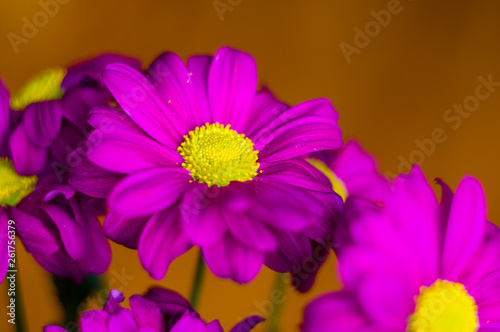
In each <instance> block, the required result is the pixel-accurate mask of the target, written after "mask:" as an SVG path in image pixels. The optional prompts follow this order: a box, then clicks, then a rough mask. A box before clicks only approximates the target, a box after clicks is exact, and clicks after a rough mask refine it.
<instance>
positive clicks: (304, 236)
mask: <svg viewBox="0 0 500 332" xmlns="http://www.w3.org/2000/svg"><path fill="white" fill-rule="evenodd" d="M103 76H104V82H105V84H106V85H107V86H108V87H109V89H110V91H111V93H112V94H113V96H114V97H115V98H116V100H117V102H118V104H119V105H120V107H121V108H122V109H123V112H122V111H120V110H118V109H116V108H101V109H94V110H93V111H92V116H91V119H90V120H89V122H90V123H91V124H92V125H93V126H94V127H95V128H96V131H95V132H94V133H93V134H92V135H90V137H89V141H90V142H99V143H98V144H92V148H91V149H89V151H88V153H87V154H86V155H87V156H88V160H87V161H86V162H82V163H81V164H80V167H79V168H77V169H75V171H74V172H73V173H72V174H71V178H70V182H71V184H72V185H74V186H75V187H76V188H77V189H78V190H81V191H82V192H85V193H87V194H89V195H95V196H97V197H104V198H107V197H109V199H110V207H111V212H110V213H109V215H108V216H107V218H106V220H105V222H104V228H105V233H106V235H107V236H108V237H109V238H110V239H112V240H114V241H116V242H118V243H121V244H123V245H125V246H128V247H131V248H138V253H139V257H140V259H141V262H142V264H143V266H144V267H145V268H146V270H148V272H149V273H150V274H151V276H153V277H154V278H156V279H161V278H163V276H164V275H165V273H166V272H167V269H168V266H169V264H170V263H171V262H172V261H173V260H174V259H175V258H176V257H178V256H179V255H181V254H183V253H184V252H186V251H187V250H188V249H189V248H191V247H192V246H193V245H196V246H199V247H200V248H201V251H202V253H203V257H204V259H205V261H206V263H207V265H208V267H209V268H210V269H211V270H212V272H213V273H214V274H215V275H217V276H218V277H221V278H230V279H232V280H235V281H237V282H240V283H246V282H249V281H251V280H252V279H253V278H255V276H256V275H257V274H258V272H259V271H260V269H261V267H262V265H263V263H265V264H268V266H270V267H272V268H275V269H276V270H278V271H279V272H282V271H281V270H286V271H283V272H288V271H289V270H290V267H291V262H287V263H286V266H282V265H278V264H274V262H275V261H278V260H281V259H282V258H281V257H282V256H284V255H286V254H285V253H284V252H283V248H284V246H285V245H286V244H287V243H288V242H289V241H290V240H291V239H292V238H293V239H294V241H297V244H298V245H300V250H301V255H303V256H306V257H309V256H311V255H312V254H313V247H312V246H311V240H314V241H317V242H324V241H325V238H326V237H327V236H329V234H330V233H331V228H332V220H333V219H335V216H337V215H338V213H339V211H340V209H341V205H342V202H341V199H340V197H339V196H338V195H336V194H335V193H334V192H333V190H332V188H331V184H330V182H329V181H328V179H327V178H326V176H324V175H323V174H322V173H321V172H320V171H318V170H317V169H315V168H314V167H313V166H312V165H310V164H309V163H307V162H306V161H304V160H303V159H301V156H303V155H305V154H307V153H310V152H312V151H320V150H324V149H335V148H338V147H340V146H341V144H342V141H341V133H340V129H339V128H338V126H337V113H336V112H335V110H334V109H333V107H332V105H331V103H330V102H329V101H328V100H326V99H316V100H312V101H308V102H305V103H302V104H299V105H297V106H294V107H288V106H287V105H285V104H283V103H282V102H280V101H278V100H276V99H275V98H274V96H273V95H272V94H271V93H270V92H269V91H268V90H265V89H264V90H262V91H257V69H256V64H255V61H254V59H253V58H252V57H251V56H250V55H249V54H247V53H244V52H240V51H236V50H232V49H230V48H221V49H219V50H218V51H217V52H216V54H215V55H214V56H213V57H210V56H194V57H191V58H189V60H188V62H187V66H186V65H185V64H184V63H183V62H182V60H181V59H180V58H179V57H178V56H177V55H175V54H173V53H165V54H163V55H161V56H160V57H159V58H158V59H156V60H155V61H154V63H153V64H152V65H151V66H150V68H149V69H148V70H147V72H146V75H145V76H144V75H142V74H141V73H139V72H137V71H136V70H134V69H133V68H130V67H128V66H125V65H120V64H114V65H110V66H108V67H107V69H106V71H105V72H104V74H103ZM99 123H108V124H112V127H113V130H102V128H101V126H100V125H99ZM74 155H75V156H82V155H85V151H76V152H75V153H74ZM103 170H104V171H107V172H110V171H111V172H114V173H115V174H116V177H115V178H114V179H112V180H113V181H114V183H113V181H109V180H108V181H106V182H105V183H102V180H103V178H108V179H110V178H109V177H102V176H100V175H99V174H101V173H102V172H103ZM93 174H98V175H97V176H96V177H93V176H92V175H93ZM117 182H118V183H117ZM115 183H117V184H116V185H114V184H115ZM277 268H279V269H277Z"/></svg>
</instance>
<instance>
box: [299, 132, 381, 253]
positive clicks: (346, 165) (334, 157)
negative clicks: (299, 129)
mask: <svg viewBox="0 0 500 332" xmlns="http://www.w3.org/2000/svg"><path fill="white" fill-rule="evenodd" d="M308 161H309V162H311V163H312V164H313V165H315V166H316V167H317V168H318V169H320V170H321V171H322V172H323V173H325V174H326V175H327V176H328V178H329V179H330V181H331V182H332V185H333V189H334V190H335V191H336V192H337V193H338V194H339V195H340V196H342V198H343V199H344V201H345V205H344V210H343V211H342V217H341V218H340V220H339V222H337V223H336V224H335V230H334V232H333V244H334V249H336V251H337V252H338V251H339V250H341V248H342V247H343V246H345V245H346V244H347V243H349V232H348V228H349V227H350V225H351V224H352V223H354V222H356V219H357V218H360V217H361V216H362V215H363V214H364V213H365V212H366V211H368V210H370V211H378V210H380V208H381V207H382V206H383V204H384V201H385V199H386V198H387V196H388V194H389V191H390V181H389V180H388V179H387V178H385V177H384V176H383V175H381V174H380V172H379V171H378V166H377V162H376V160H375V158H374V157H373V156H371V155H370V154H368V153H367V152H366V151H364V150H363V148H362V147H361V145H360V144H359V143H358V142H356V141H348V142H347V143H346V144H345V146H344V147H343V148H342V149H340V150H338V151H322V152H319V153H314V154H312V155H311V158H309V159H308Z"/></svg>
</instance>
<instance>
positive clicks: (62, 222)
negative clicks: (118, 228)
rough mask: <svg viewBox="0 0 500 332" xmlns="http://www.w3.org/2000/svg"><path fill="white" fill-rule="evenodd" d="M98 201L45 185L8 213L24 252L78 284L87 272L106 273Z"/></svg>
mask: <svg viewBox="0 0 500 332" xmlns="http://www.w3.org/2000/svg"><path fill="white" fill-rule="evenodd" d="M105 213H106V211H105V210H104V205H103V204H102V201H101V200H99V199H96V198H89V197H87V196H84V195H82V194H80V193H75V190H74V189H73V188H72V187H71V186H69V185H58V184H56V185H45V186H43V187H41V188H39V189H37V190H35V191H33V192H32V193H31V194H30V195H28V196H27V197H26V198H24V199H23V200H22V201H21V202H20V203H19V204H18V205H17V206H16V207H11V208H9V214H10V215H11V217H12V218H13V219H14V220H15V221H16V224H17V234H18V236H19V238H20V239H21V240H22V242H23V245H24V247H25V248H26V250H27V251H28V252H29V253H31V254H32V255H33V257H34V258H35V260H36V261H37V262H38V263H39V264H40V265H41V266H42V267H43V268H44V269H45V270H47V271H49V272H50V273H52V274H55V275H58V276H61V277H70V278H73V279H74V280H75V281H76V282H82V281H83V280H84V279H85V277H86V276H87V275H88V274H89V273H95V274H99V273H104V272H106V270H107V268H108V266H109V264H110V262H111V247H110V245H109V242H108V240H107V239H106V237H105V236H104V234H103V232H102V227H101V224H100V223H99V220H98V216H102V215H104V214H105Z"/></svg>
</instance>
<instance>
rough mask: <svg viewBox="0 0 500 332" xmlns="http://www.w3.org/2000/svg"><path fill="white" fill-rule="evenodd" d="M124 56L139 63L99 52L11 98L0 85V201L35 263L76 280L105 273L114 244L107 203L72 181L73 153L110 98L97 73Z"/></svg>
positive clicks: (38, 80) (49, 73)
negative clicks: (93, 112)
mask: <svg viewBox="0 0 500 332" xmlns="http://www.w3.org/2000/svg"><path fill="white" fill-rule="evenodd" d="M120 61H121V62H123V63H126V64H128V65H131V66H134V67H135V68H140V63H139V62H138V61H137V60H135V59H132V58H126V57H122V56H118V55H106V56H100V57H97V58H95V59H92V60H89V61H88V62H86V63H84V64H81V65H76V66H74V67H72V68H70V69H69V71H68V72H67V73H66V70H64V69H50V70H48V71H45V72H43V73H42V74H40V75H38V76H36V77H35V78H34V79H33V80H31V81H30V82H29V83H28V84H27V85H26V86H25V87H23V88H22V89H21V90H20V92H19V93H18V94H16V95H15V96H14V97H13V98H12V100H10V101H9V99H10V98H9V94H8V92H7V90H6V89H5V87H4V86H3V83H2V84H0V120H1V122H0V139H1V141H0V158H1V159H0V175H1V176H0V204H1V205H2V206H4V207H8V210H7V211H6V212H7V213H6V214H7V216H8V217H10V218H13V219H14V220H15V221H16V225H15V226H16V233H17V235H18V236H19V238H20V239H21V241H22V242H23V244H24V246H25V247H26V249H27V251H28V252H30V253H31V254H33V257H34V258H35V259H36V260H37V262H38V263H39V264H40V265H41V266H42V267H43V268H45V269H46V270H47V271H49V272H51V273H53V274H55V275H58V276H62V277H71V278H73V279H74V280H75V281H77V282H81V281H83V279H84V278H85V277H86V276H87V275H88V273H89V272H92V273H103V272H105V271H106V269H107V267H108V266H109V263H110V260H111V250H110V246H109V243H108V241H107V239H106V238H105V237H104V234H103V233H102V227H101V225H100V223H99V221H98V216H99V215H104V214H105V212H106V211H105V210H104V203H105V202H104V200H102V199H95V198H89V197H86V196H85V195H83V194H81V193H78V192H76V191H75V190H74V189H73V188H72V187H71V186H70V185H68V184H67V173H68V172H69V170H70V168H71V163H70V162H69V160H68V157H69V155H70V153H71V152H72V151H73V150H75V149H76V148H77V147H78V146H81V145H83V144H84V143H85V140H86V136H88V134H89V131H90V129H91V127H90V125H88V123H87V118H88V114H89V111H90V109H91V108H92V107H94V106H106V105H108V103H109V102H110V101H111V100H112V96H111V94H110V93H109V91H108V90H107V89H106V88H105V87H103V85H102V83H101V79H100V76H101V74H102V71H103V70H104V68H105V66H106V65H108V64H110V63H115V62H120ZM63 78H64V81H63ZM61 81H63V82H62V83H63V87H62V88H61ZM9 105H10V106H12V108H15V109H18V110H17V111H15V110H11V109H10V107H9ZM7 175H8V177H7ZM35 184H36V187H35ZM6 192H7V193H8V194H5V193H6ZM2 193H3V194H2ZM2 195H3V196H5V197H3V196H2ZM23 198H24V199H23ZM4 207H2V208H1V209H3V208H4ZM2 215H4V214H2ZM2 220H3V219H2ZM5 231H6V228H5ZM2 235H3V229H2ZM0 241H3V240H0ZM0 244H1V245H2V250H3V248H4V246H3V242H2V243H0ZM4 257H6V254H5V255H3V257H2V264H3V258H4ZM2 266H3V265H2Z"/></svg>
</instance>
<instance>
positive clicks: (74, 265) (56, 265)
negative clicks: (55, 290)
mask: <svg viewBox="0 0 500 332" xmlns="http://www.w3.org/2000/svg"><path fill="white" fill-rule="evenodd" d="M33 258H34V259H35V260H36V261H37V262H38V264H40V266H41V267H43V268H44V269H45V270H47V271H48V272H50V273H52V274H54V275H57V276H61V277H68V278H72V279H73V280H74V281H75V282H77V283H81V282H83V280H85V278H86V277H87V275H88V274H89V269H88V266H87V264H86V261H85V260H80V261H75V260H74V259H72V258H71V257H70V256H69V255H68V254H67V253H66V252H65V251H64V250H61V249H60V250H59V251H57V252H56V253H54V254H52V255H41V254H37V253H33Z"/></svg>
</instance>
